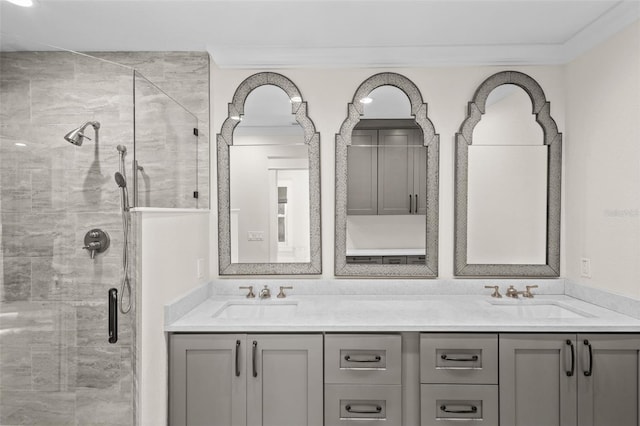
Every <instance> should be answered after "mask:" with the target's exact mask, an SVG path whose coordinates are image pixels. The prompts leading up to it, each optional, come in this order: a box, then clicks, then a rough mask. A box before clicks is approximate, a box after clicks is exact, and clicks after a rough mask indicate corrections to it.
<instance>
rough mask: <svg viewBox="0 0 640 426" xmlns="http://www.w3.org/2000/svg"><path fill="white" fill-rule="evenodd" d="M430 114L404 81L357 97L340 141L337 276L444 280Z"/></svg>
mask: <svg viewBox="0 0 640 426" xmlns="http://www.w3.org/2000/svg"><path fill="white" fill-rule="evenodd" d="M411 96H412V97H411ZM425 107H426V105H424V104H422V98H421V97H420V94H419V92H418V91H417V88H415V86H414V85H413V83H411V82H410V81H409V80H407V79H406V78H404V77H402V76H399V75H398V74H392V73H385V74H378V75H376V76H373V77H372V78H371V79H369V80H367V81H365V83H363V84H362V85H361V86H360V88H359V89H358V91H357V92H356V95H355V96H354V102H353V103H352V104H350V106H349V112H350V117H349V118H347V120H346V121H345V123H343V126H342V129H341V133H340V135H338V137H337V138H336V150H337V154H336V241H337V242H336V275H369V276H376V275H381V276H383V275H391V276H435V275H437V253H435V248H432V247H433V244H434V241H437V230H436V229H435V228H434V227H433V226H434V223H435V224H437V216H436V213H435V212H434V211H433V210H432V211H430V212H427V210H428V206H429V205H430V203H431V202H433V203H434V204H435V205H437V188H434V187H430V186H429V185H434V182H435V185H437V164H434V158H435V161H437V135H435V132H434V130H433V126H432V125H431V122H430V121H428V119H427V118H426V108H425ZM416 111H419V113H418V114H417V115H416ZM356 114H357V115H356ZM423 114H424V115H423ZM418 118H420V120H418ZM425 123H426V124H425ZM423 127H425V130H424V131H423ZM425 135H426V136H425ZM342 142H344V144H343V143H342ZM342 150H344V154H339V153H340V152H342ZM342 155H344V156H346V161H345V159H344V158H343V157H342ZM428 171H429V172H430V173H428ZM344 180H346V182H344ZM345 189H346V193H345ZM429 197H431V198H429ZM428 199H429V200H430V203H427V200H428ZM430 207H432V208H433V204H432V205H431V206H430ZM342 212H344V213H346V214H345V215H344V217H343V214H342Z"/></svg>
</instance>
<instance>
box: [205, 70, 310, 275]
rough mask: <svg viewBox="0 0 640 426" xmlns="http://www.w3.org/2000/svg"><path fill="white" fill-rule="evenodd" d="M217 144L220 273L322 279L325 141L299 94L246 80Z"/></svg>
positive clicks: (285, 84)
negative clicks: (322, 156) (322, 142)
mask: <svg viewBox="0 0 640 426" xmlns="http://www.w3.org/2000/svg"><path fill="white" fill-rule="evenodd" d="M217 145H218V233H219V243H218V244H219V265H220V274H221V275H232V274H242V275H251V274H260V275H264V274H319V273H321V272H322V268H321V243H320V136H319V134H318V133H316V131H315V126H314V124H313V122H312V121H311V120H310V119H309V117H308V116H307V104H306V102H304V101H303V99H302V96H301V94H300V91H299V90H298V88H297V87H296V86H295V85H294V84H293V82H291V81H290V80H289V79H287V78H286V77H284V76H282V75H280V74H275V73H259V74H255V75H252V76H251V77H249V78H247V79H246V80H245V81H243V82H242V83H241V84H240V86H239V87H238V89H237V90H236V92H235V94H234V96H233V102H232V103H230V104H229V116H228V117H227V119H226V120H225V122H224V123H223V125H222V130H221V132H220V134H218V136H217Z"/></svg>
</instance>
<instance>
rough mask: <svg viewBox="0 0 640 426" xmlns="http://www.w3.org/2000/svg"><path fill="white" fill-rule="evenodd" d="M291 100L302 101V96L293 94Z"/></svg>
mask: <svg viewBox="0 0 640 426" xmlns="http://www.w3.org/2000/svg"><path fill="white" fill-rule="evenodd" d="M291 102H302V98H301V97H300V96H293V97H292V98H291Z"/></svg>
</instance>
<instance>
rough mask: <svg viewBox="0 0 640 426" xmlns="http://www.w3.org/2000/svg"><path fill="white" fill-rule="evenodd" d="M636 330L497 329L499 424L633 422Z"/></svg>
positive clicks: (637, 399) (638, 350) (639, 384)
mask: <svg viewBox="0 0 640 426" xmlns="http://www.w3.org/2000/svg"><path fill="white" fill-rule="evenodd" d="M639 354H640V335H629V334H627V335H616V334H577V335H576V334H501V335H500V425H501V426H521V425H539V424H544V425H550V426H553V425H558V426H577V425H580V426H610V425H616V426H637V425H638V424H640V423H639V422H640V419H639V418H638V410H639V408H638V407H639V406H640V395H639V392H640V391H639V389H640V355H639Z"/></svg>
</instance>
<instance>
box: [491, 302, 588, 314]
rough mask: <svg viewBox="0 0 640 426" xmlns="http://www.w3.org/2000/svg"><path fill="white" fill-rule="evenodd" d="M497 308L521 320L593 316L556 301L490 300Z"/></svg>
mask: <svg viewBox="0 0 640 426" xmlns="http://www.w3.org/2000/svg"><path fill="white" fill-rule="evenodd" d="M489 303H491V304H492V305H493V306H495V307H496V308H498V309H500V310H501V312H504V313H506V314H508V315H513V316H516V317H520V318H538V319H567V318H589V317H592V316H593V315H591V314H588V313H586V312H583V311H581V310H579V309H576V308H574V307H573V306H569V305H566V304H564V303H562V302H558V301H555V300H526V301H525V300H490V301H489Z"/></svg>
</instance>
